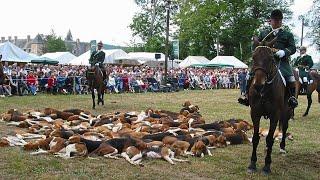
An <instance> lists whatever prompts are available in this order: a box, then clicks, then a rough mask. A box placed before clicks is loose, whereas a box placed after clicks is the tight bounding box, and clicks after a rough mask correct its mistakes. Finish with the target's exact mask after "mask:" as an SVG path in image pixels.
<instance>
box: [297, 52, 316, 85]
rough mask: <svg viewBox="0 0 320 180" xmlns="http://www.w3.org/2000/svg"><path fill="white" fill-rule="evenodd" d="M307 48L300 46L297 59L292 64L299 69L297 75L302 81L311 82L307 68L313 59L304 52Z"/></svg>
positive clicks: (311, 64) (310, 66)
mask: <svg viewBox="0 0 320 180" xmlns="http://www.w3.org/2000/svg"><path fill="white" fill-rule="evenodd" d="M306 52H307V48H306V47H304V46H301V47H300V56H299V57H297V60H296V61H295V62H294V66H296V67H298V69H299V76H300V77H301V80H302V82H303V84H304V83H308V81H310V83H312V80H311V77H310V74H309V70H310V68H312V66H313V60H312V57H311V56H309V55H307V54H306ZM304 77H307V80H304Z"/></svg>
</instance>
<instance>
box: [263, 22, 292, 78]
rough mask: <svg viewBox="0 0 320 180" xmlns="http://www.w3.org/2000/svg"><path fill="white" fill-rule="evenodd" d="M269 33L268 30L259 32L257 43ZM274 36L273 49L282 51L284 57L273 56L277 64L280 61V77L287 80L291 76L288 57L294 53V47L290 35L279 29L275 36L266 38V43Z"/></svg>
mask: <svg viewBox="0 0 320 180" xmlns="http://www.w3.org/2000/svg"><path fill="white" fill-rule="evenodd" d="M271 31H272V29H271V28H268V29H267V30H265V31H262V32H260V34H259V36H258V38H259V41H262V40H263V39H264V38H265V37H266V36H267V35H268V34H269V33H270V32H271ZM276 36H277V40H276V42H275V43H274V45H273V48H275V49H279V50H284V52H285V56H284V57H283V58H281V59H280V58H279V57H277V56H275V58H276V61H277V62H279V61H280V71H281V73H282V75H283V76H284V77H285V78H286V79H287V77H290V76H293V72H292V67H291V66H290V64H289V59H290V56H291V55H292V54H294V53H295V52H296V45H295V42H294V38H293V35H292V33H291V32H289V31H287V30H284V29H280V30H279V32H278V33H277V34H276V35H274V34H273V33H271V34H270V35H269V36H268V37H267V38H266V41H268V42H269V41H271V40H273V39H274V38H275V37H276Z"/></svg>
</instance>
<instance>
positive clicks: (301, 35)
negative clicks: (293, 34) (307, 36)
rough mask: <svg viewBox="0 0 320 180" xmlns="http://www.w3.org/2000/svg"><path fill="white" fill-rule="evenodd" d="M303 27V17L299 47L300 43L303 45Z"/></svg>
mask: <svg viewBox="0 0 320 180" xmlns="http://www.w3.org/2000/svg"><path fill="white" fill-rule="evenodd" d="M303 26H304V17H302V32H301V44H300V46H302V43H303Z"/></svg>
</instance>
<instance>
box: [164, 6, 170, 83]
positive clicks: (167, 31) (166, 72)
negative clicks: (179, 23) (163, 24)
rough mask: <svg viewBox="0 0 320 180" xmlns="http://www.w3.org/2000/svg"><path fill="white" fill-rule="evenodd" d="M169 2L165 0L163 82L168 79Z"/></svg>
mask: <svg viewBox="0 0 320 180" xmlns="http://www.w3.org/2000/svg"><path fill="white" fill-rule="evenodd" d="M170 3H171V0H167V4H166V10H167V28H166V55H165V63H164V78H165V82H167V79H168V58H169V25H170V23H169V19H170Z"/></svg>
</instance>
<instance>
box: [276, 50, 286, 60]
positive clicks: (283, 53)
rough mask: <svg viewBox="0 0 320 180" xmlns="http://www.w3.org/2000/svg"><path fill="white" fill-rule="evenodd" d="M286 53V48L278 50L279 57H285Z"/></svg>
mask: <svg viewBox="0 0 320 180" xmlns="http://www.w3.org/2000/svg"><path fill="white" fill-rule="evenodd" d="M285 55H286V53H285V52H284V50H279V51H277V52H276V56H278V57H279V58H283V57H284V56H285Z"/></svg>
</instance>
